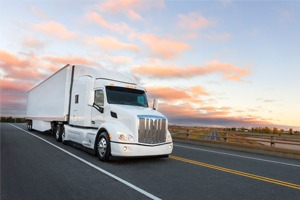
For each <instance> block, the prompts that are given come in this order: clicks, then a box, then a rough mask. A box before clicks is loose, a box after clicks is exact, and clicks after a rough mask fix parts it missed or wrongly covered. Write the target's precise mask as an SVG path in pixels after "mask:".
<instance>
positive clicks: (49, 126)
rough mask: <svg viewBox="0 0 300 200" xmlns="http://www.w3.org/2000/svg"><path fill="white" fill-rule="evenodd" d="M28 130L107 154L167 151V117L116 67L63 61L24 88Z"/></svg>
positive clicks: (102, 156)
mask: <svg viewBox="0 0 300 200" xmlns="http://www.w3.org/2000/svg"><path fill="white" fill-rule="evenodd" d="M27 120H28V124H27V126H28V130H38V131H46V130H51V131H52V133H53V134H54V135H55V137H56V140H57V141H58V142H63V143H64V144H66V143H67V142H68V141H70V142H74V143H78V144H80V145H82V146H84V147H86V148H88V149H91V150H93V151H94V152H95V154H97V156H98V157H99V159H100V160H101V161H107V160H109V158H110V156H120V157H134V156H168V155H169V154H171V153H172V149H173V143H172V138H171V135H170V133H169V131H168V128H167V127H168V120H167V118H166V117H165V116H164V115H162V114H161V113H160V112H158V111H157V104H156V103H154V104H153V108H149V106H148V101H147V97H146V92H145V89H144V88H143V87H142V86H140V85H139V84H138V83H137V82H136V81H135V80H134V79H133V78H132V77H131V76H128V75H124V74H121V73H118V72H115V71H108V70H104V69H99V68H94V67H85V66H78V65H66V66H65V67H63V68H62V69H61V70H59V71H58V72H56V73H55V74H53V75H52V76H50V77H49V78H48V79H46V80H45V81H43V82H42V83H40V84H39V85H37V86H36V87H34V88H33V89H31V90H30V91H29V92H28V99H27Z"/></svg>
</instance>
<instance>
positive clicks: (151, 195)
mask: <svg viewBox="0 0 300 200" xmlns="http://www.w3.org/2000/svg"><path fill="white" fill-rule="evenodd" d="M10 125H11V126H14V127H15V128H17V129H19V130H22V131H24V132H26V133H28V134H30V135H31V136H34V137H36V138H38V139H40V140H42V141H44V142H46V143H48V144H50V145H51V146H53V147H55V148H57V149H59V150H61V151H62V152H64V153H66V154H68V155H70V156H72V157H73V158H76V159H77V160H79V161H81V162H83V163H85V164H87V165H88V166H90V167H92V168H94V169H96V170H98V171H100V172H102V173H103V174H106V175H107V176H109V177H111V178H113V179H115V180H117V181H119V182H121V183H123V184H124V185H127V186H128V187H130V188H132V189H134V190H136V191H137V192H139V193H141V194H143V195H145V196H147V197H149V198H151V199H155V200H160V198H158V197H156V196H154V195H153V194H150V193H149V192H146V191H145V190H143V189H141V188H139V187H137V186H135V185H133V184H131V183H129V182H128V181H125V180H124V179H122V178H120V177H118V176H116V175H114V174H112V173H110V172H108V171H106V170H104V169H102V168H100V167H98V166H96V165H94V164H92V163H90V162H88V161H86V160H84V159H82V158H80V157H78V156H76V155H74V154H72V153H70V152H69V151H66V150H64V149H63V148H61V147H59V146H56V145H55V144H52V143H51V142H49V141H47V140H45V139H43V138H41V137H39V136H37V135H35V134H32V133H30V132H28V131H26V130H24V129H22V128H20V127H18V126H16V125H13V124H10ZM99 162H100V161H99Z"/></svg>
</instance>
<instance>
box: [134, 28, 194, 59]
mask: <svg viewBox="0 0 300 200" xmlns="http://www.w3.org/2000/svg"><path fill="white" fill-rule="evenodd" d="M139 38H140V40H141V41H142V42H143V43H144V44H145V45H146V46H147V47H148V48H149V49H150V51H151V52H152V53H153V54H154V55H155V56H158V57H161V58H164V59H173V58H175V57H177V56H179V55H180V54H181V53H183V52H185V51H187V50H188V49H190V45H189V44H187V43H185V42H181V41H173V40H169V39H167V38H163V37H158V36H155V35H152V34H142V35H140V37H139Z"/></svg>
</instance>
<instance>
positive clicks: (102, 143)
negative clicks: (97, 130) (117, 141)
mask: <svg viewBox="0 0 300 200" xmlns="http://www.w3.org/2000/svg"><path fill="white" fill-rule="evenodd" d="M106 149H107V142H106V139H105V138H101V139H100V141H99V143H98V153H99V155H100V156H101V157H104V156H105V154H106Z"/></svg>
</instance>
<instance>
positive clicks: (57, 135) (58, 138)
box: [55, 124, 63, 142]
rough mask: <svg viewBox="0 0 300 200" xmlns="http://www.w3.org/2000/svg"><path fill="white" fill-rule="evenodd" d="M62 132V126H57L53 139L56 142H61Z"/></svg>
mask: <svg viewBox="0 0 300 200" xmlns="http://www.w3.org/2000/svg"><path fill="white" fill-rule="evenodd" d="M62 131H63V125H62V124H57V126H56V131H55V139H56V141H57V142H61V137H62Z"/></svg>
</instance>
